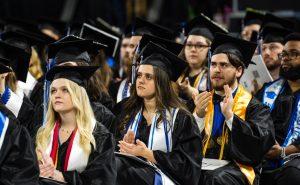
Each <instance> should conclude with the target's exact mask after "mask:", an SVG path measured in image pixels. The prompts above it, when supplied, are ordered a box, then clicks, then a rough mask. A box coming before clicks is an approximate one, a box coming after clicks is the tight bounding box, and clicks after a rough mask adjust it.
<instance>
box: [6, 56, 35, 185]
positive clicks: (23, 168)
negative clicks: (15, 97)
mask: <svg viewBox="0 0 300 185" xmlns="http://www.w3.org/2000/svg"><path fill="white" fill-rule="evenodd" d="M7 62H9V60H8V59H7V58H3V56H1V57H0V73H1V74H3V73H7V72H10V71H11V69H10V68H9V67H7V64H6V65H4V63H7ZM1 96H3V94H2V95H1ZM38 174H39V169H38V163H37V158H36V154H35V151H34V146H33V141H32V139H31V137H30V135H29V133H28V131H27V129H25V127H24V126H22V125H20V124H19V121H18V120H17V119H16V117H15V116H14V114H13V113H12V112H11V111H10V110H8V109H7V108H6V107H5V105H3V104H2V102H1V103H0V184H3V185H9V184H28V185H35V184H38Z"/></svg>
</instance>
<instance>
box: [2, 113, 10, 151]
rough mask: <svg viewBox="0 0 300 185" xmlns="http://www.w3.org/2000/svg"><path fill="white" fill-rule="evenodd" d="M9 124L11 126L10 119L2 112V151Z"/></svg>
mask: <svg viewBox="0 0 300 185" xmlns="http://www.w3.org/2000/svg"><path fill="white" fill-rule="evenodd" d="M8 124H9V119H8V117H6V116H5V115H4V114H3V113H1V112H0V151H1V148H2V145H3V142H4V138H5V135H6V131H7V128H8Z"/></svg>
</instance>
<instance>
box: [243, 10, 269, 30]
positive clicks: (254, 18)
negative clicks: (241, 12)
mask: <svg viewBox="0 0 300 185" xmlns="http://www.w3.org/2000/svg"><path fill="white" fill-rule="evenodd" d="M264 17H265V14H264V13H262V12H261V11H258V10H254V9H246V14H245V17H244V19H243V25H244V26H248V25H251V24H259V25H261V24H262V22H263V20H264Z"/></svg>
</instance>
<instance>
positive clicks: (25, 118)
mask: <svg viewBox="0 0 300 185" xmlns="http://www.w3.org/2000/svg"><path fill="white" fill-rule="evenodd" d="M0 48H1V51H0V55H1V56H2V57H5V58H6V59H8V61H9V62H8V64H7V65H9V66H11V68H12V69H13V71H12V72H10V73H5V74H2V78H1V80H0V86H1V94H2V97H1V100H2V103H3V104H4V105H5V106H6V107H7V108H8V109H9V110H10V111H12V113H13V114H14V115H15V116H16V117H17V119H18V120H19V121H20V124H22V125H23V126H25V128H27V129H28V131H29V132H30V133H31V131H32V128H33V116H31V115H33V114H34V106H33V105H32V103H31V102H30V100H29V99H28V98H27V97H26V96H25V94H24V92H23V91H22V89H20V88H18V87H17V80H19V81H23V82H26V77H27V72H28V65H29V59H30V54H29V53H28V52H26V51H25V50H24V49H22V48H19V47H16V46H13V45H11V44H8V43H6V42H3V41H0ZM29 49H30V47H29ZM31 134H32V133H31Z"/></svg>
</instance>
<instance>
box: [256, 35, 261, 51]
mask: <svg viewBox="0 0 300 185" xmlns="http://www.w3.org/2000/svg"><path fill="white" fill-rule="evenodd" d="M256 43H257V50H258V55H261V54H262V32H260V33H258V34H257V41H256Z"/></svg>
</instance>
